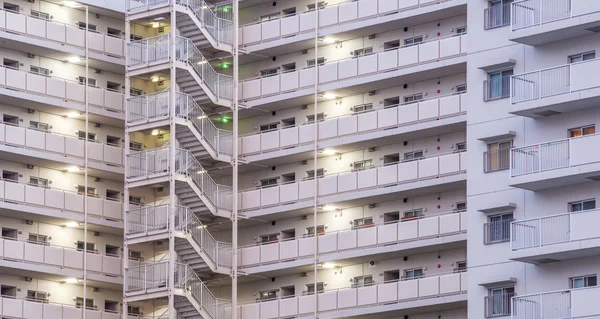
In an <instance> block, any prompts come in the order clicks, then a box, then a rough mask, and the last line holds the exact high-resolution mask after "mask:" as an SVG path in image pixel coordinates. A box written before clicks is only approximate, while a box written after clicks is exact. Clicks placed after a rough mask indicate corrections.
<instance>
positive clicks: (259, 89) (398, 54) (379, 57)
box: [240, 34, 467, 101]
mask: <svg viewBox="0 0 600 319" xmlns="http://www.w3.org/2000/svg"><path fill="white" fill-rule="evenodd" d="M466 40H467V35H466V34H462V35H452V36H447V37H440V38H436V39H435V40H430V41H427V42H422V43H419V44H415V45H412V46H406V47H400V48H393V49H389V50H385V51H381V52H374V53H372V54H369V55H365V56H361V57H358V58H354V57H353V58H347V59H341V60H336V61H331V62H326V63H324V64H321V65H319V66H318V68H315V67H305V68H302V69H299V70H291V71H287V72H284V73H280V74H275V75H268V76H260V77H254V78H249V79H245V80H243V81H241V83H240V87H241V89H242V92H241V95H240V99H242V100H245V101H246V100H254V99H260V98H264V97H268V96H274V95H280V94H284V93H289V92H293V91H298V90H300V89H309V88H313V87H314V84H315V83H314V81H315V69H318V72H319V84H323V83H331V82H336V81H342V80H347V79H352V78H358V77H365V76H370V75H375V74H381V73H390V74H391V72H390V71H393V70H399V69H406V68H410V67H414V66H417V65H422V64H425V63H431V62H435V61H439V60H445V59H451V58H455V57H458V56H461V55H463V54H465V53H466V48H467V46H466V45H465V41H466Z"/></svg>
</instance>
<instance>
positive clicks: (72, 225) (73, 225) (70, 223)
mask: <svg viewBox="0 0 600 319" xmlns="http://www.w3.org/2000/svg"><path fill="white" fill-rule="evenodd" d="M65 226H67V227H69V228H74V227H77V226H79V223H78V222H68V223H67V224H66V225H65Z"/></svg>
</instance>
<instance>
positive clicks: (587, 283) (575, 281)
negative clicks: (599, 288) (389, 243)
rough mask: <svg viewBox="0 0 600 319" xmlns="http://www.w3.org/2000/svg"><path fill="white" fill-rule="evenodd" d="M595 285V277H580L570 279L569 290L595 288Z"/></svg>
mask: <svg viewBox="0 0 600 319" xmlns="http://www.w3.org/2000/svg"><path fill="white" fill-rule="evenodd" d="M596 284H597V279H596V275H590V276H581V277H573V278H571V288H573V289H576V288H585V287H595V286H596Z"/></svg>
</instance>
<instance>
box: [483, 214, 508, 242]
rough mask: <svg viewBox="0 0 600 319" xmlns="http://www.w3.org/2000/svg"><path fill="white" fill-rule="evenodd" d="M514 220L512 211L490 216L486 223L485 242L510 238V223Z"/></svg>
mask: <svg viewBox="0 0 600 319" xmlns="http://www.w3.org/2000/svg"><path fill="white" fill-rule="evenodd" d="M512 221H514V218H513V214H512V213H505V214H499V215H494V216H490V217H489V222H488V223H487V224H485V225H484V230H485V234H484V244H486V245H489V244H497V243H503V242H507V241H509V240H510V223H511V222H512Z"/></svg>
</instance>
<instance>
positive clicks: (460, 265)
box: [454, 261, 467, 272]
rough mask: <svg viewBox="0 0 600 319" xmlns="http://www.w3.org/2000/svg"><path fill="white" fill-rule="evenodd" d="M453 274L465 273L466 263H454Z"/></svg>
mask: <svg viewBox="0 0 600 319" xmlns="http://www.w3.org/2000/svg"><path fill="white" fill-rule="evenodd" d="M454 271H455V272H465V271H467V262H466V261H458V262H456V268H455V269H454Z"/></svg>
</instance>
